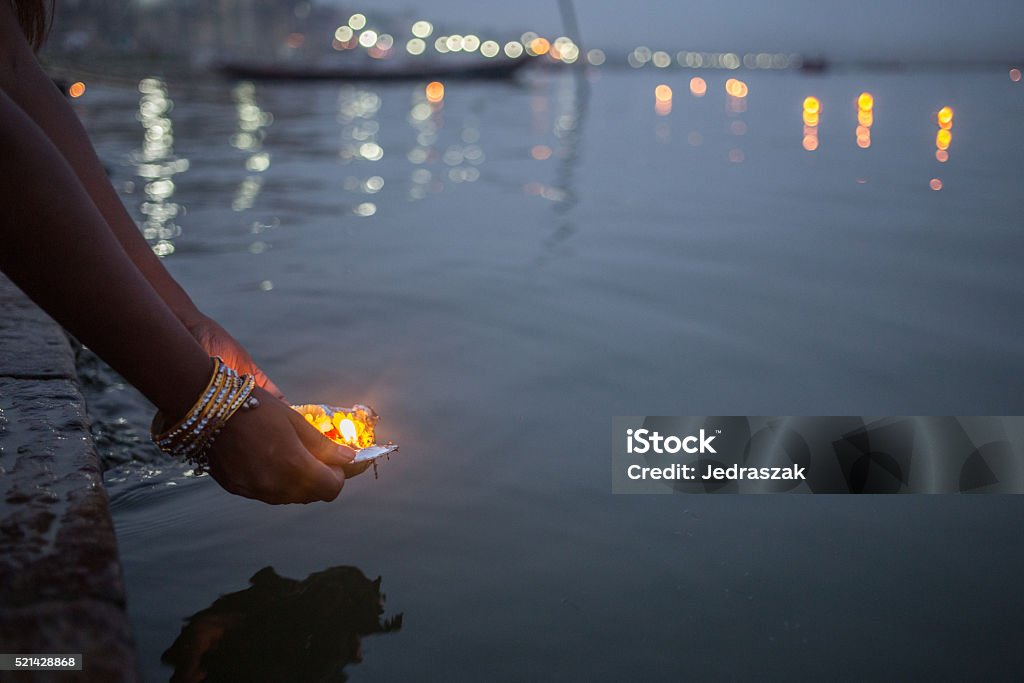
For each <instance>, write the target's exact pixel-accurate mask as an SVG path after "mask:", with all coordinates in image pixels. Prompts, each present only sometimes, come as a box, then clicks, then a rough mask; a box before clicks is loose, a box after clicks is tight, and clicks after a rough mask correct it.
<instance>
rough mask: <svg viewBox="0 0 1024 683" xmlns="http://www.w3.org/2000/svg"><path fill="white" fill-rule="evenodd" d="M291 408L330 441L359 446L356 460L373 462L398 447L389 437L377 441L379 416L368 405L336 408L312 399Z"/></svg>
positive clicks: (357, 461)
mask: <svg viewBox="0 0 1024 683" xmlns="http://www.w3.org/2000/svg"><path fill="white" fill-rule="evenodd" d="M292 408H293V409H294V410H295V411H297V412H298V413H300V414H301V415H302V416H303V417H304V418H306V422H308V423H310V424H311V425H313V426H314V427H316V428H317V430H319V432H320V433H321V434H323V435H324V436H325V437H327V438H328V439H330V440H331V441H333V442H335V443H338V444H341V445H343V446H350V447H352V448H354V449H356V459H355V460H354V461H352V462H353V464H359V463H371V462H374V461H376V460H377V459H378V458H380V457H381V456H385V455H388V454H389V453H394V452H395V451H397V450H398V445H397V444H394V443H391V442H390V441H389V442H388V443H385V444H378V443H377V437H376V431H375V429H376V426H377V422H378V421H379V420H380V416H379V415H377V413H376V412H374V410H373V408H370V407H369V406H364V405H358V404H357V405H354V406H352V407H351V408H337V407H335V406H328V405H323V404H318V403H311V404H307V405H296V406H292Z"/></svg>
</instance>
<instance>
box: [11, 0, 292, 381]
mask: <svg viewBox="0 0 1024 683" xmlns="http://www.w3.org/2000/svg"><path fill="white" fill-rule="evenodd" d="M0 89H2V90H3V91H4V92H6V93H7V95H8V96H9V97H10V98H11V99H12V100H13V101H14V103H15V104H17V106H18V107H19V108H20V109H22V110H23V111H24V112H25V113H26V114H27V115H28V116H29V118H31V119H32V120H33V121H34V122H35V123H36V125H38V126H39V128H40V129H41V130H42V132H43V133H44V134H45V135H46V137H48V138H49V139H50V141H51V142H52V143H53V145H54V146H55V147H56V148H57V150H58V151H59V152H60V154H61V156H63V157H64V159H65V161H66V162H67V164H68V165H69V166H70V167H71V169H72V171H73V172H74V174H75V176H77V178H78V180H79V182H80V183H81V184H82V187H83V188H84V189H85V191H86V192H87V193H88V195H89V197H90V198H91V200H92V203H93V204H94V205H95V206H96V208H97V209H98V210H99V213H100V215H101V216H102V217H103V219H104V221H105V222H106V224H107V225H108V226H109V228H110V230H111V231H112V232H113V234H114V236H115V237H116V238H117V240H118V241H119V242H120V243H121V246H122V247H123V248H124V251H125V252H126V253H127V255H128V257H129V258H130V259H131V260H132V262H133V263H134V264H135V266H136V268H137V269H138V270H139V272H140V273H141V274H142V276H143V277H144V278H145V279H146V280H147V281H148V282H149V284H150V286H151V287H152V288H153V289H154V290H155V291H156V293H157V294H158V295H159V296H160V298H161V299H163V301H164V303H165V304H167V306H168V307H169V308H170V310H171V311H172V312H173V313H174V315H175V316H176V317H177V318H178V320H180V321H181V322H182V323H183V324H184V325H185V327H186V329H188V331H189V332H190V333H191V334H192V336H193V337H195V338H196V339H197V340H198V341H199V342H200V344H201V345H202V346H203V347H204V348H205V349H206V351H207V352H208V353H210V354H212V355H220V356H222V357H223V358H224V359H225V361H227V363H228V364H229V365H231V366H232V367H234V368H235V369H236V370H238V371H239V372H252V373H254V374H256V375H257V381H258V383H259V384H260V386H264V387H265V388H267V389H268V390H269V391H270V392H271V393H273V394H274V395H276V396H281V393H280V391H279V390H278V389H277V387H276V386H274V385H273V383H271V382H270V381H269V380H268V379H267V378H266V376H265V375H264V374H263V373H262V371H260V370H259V368H258V367H257V366H256V364H255V363H254V362H253V360H252V358H250V357H249V354H248V352H246V351H245V349H244V348H243V347H242V346H241V345H240V344H239V343H238V342H236V341H235V340H234V339H233V338H232V337H231V335H229V334H228V333H227V332H226V331H225V330H224V329H223V328H222V327H221V326H220V325H218V324H217V323H216V322H214V321H213V320H211V319H210V318H208V317H206V316H205V315H203V313H202V312H200V311H199V309H198V308H197V307H196V305H195V304H194V303H193V302H192V299H191V298H190V297H189V296H188V294H187V293H186V292H185V290H184V289H182V287H181V285H179V284H178V283H177V282H176V281H175V279H174V278H173V277H172V276H171V274H170V273H169V272H167V269H166V268H165V267H164V265H163V262H162V261H161V260H160V259H159V258H158V257H157V256H156V254H154V253H153V250H152V249H151V248H150V246H149V244H147V243H146V240H145V239H144V238H143V237H142V234H141V233H140V232H139V229H138V226H137V225H136V224H135V221H134V220H132V218H131V216H130V215H129V214H128V212H127V211H126V210H125V208H124V205H123V204H122V203H121V199H120V198H119V197H118V196H117V192H116V191H115V190H114V187H113V186H112V185H111V183H110V181H109V180H108V178H107V174H106V172H105V171H104V169H103V165H102V164H101V162H100V160H99V158H98V157H97V156H96V152H95V150H94V149H93V147H92V144H91V143H90V142H89V138H88V135H87V134H86V132H85V129H84V128H83V127H82V124H81V122H80V121H79V120H78V116H77V115H75V112H74V110H73V109H72V108H71V106H70V104H69V103H68V101H67V100H66V99H65V98H64V97H63V95H61V93H60V91H58V89H57V88H56V87H55V86H54V84H53V82H52V81H51V80H50V79H49V77H47V75H46V73H45V72H44V71H43V70H42V68H41V67H40V66H39V63H38V61H37V60H36V58H35V54H34V53H33V52H32V49H31V47H30V46H29V44H28V42H27V41H26V40H25V38H24V37H23V36H22V34H21V30H20V28H19V26H18V23H17V20H16V17H15V16H14V12H13V10H12V9H11V7H10V4H9V3H5V2H0Z"/></svg>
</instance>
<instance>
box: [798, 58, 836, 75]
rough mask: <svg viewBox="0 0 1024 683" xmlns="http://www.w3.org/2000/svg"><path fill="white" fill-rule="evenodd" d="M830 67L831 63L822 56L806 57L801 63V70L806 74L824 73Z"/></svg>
mask: <svg viewBox="0 0 1024 683" xmlns="http://www.w3.org/2000/svg"><path fill="white" fill-rule="evenodd" d="M829 66H830V64H829V61H828V60H827V59H825V58H824V57H822V56H820V55H816V56H813V57H804V58H803V60H802V61H801V62H800V70H801V71H803V72H804V73H823V72H825V71H827V70H828V68H829Z"/></svg>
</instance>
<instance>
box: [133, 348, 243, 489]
mask: <svg viewBox="0 0 1024 683" xmlns="http://www.w3.org/2000/svg"><path fill="white" fill-rule="evenodd" d="M255 388H256V380H255V378H254V377H253V376H252V375H248V374H246V375H239V374H238V373H237V372H235V370H234V369H232V368H231V367H229V366H228V365H227V364H225V363H224V361H223V360H222V359H221V358H220V357H219V356H214V357H213V373H212V374H211V375H210V381H209V382H207V384H206V388H205V389H203V393H202V394H200V396H199V400H198V401H196V403H195V405H193V406H192V408H191V409H190V410H189V411H188V413H186V414H185V417H183V418H182V419H181V420H180V421H178V422H177V423H176V424H174V425H173V426H171V427H170V428H168V429H165V430H164V431H163V432H161V433H159V434H157V433H156V431H155V430H154V429H151V430H150V434H151V436H152V438H153V442H154V443H155V444H156V445H157V447H158V448H159V449H160V450H162V451H163V452H165V453H169V454H170V455H173V456H175V457H178V458H183V459H185V460H187V461H189V462H191V463H192V464H193V466H194V469H195V472H196V473H197V474H201V473H203V472H205V471H207V470H208V469H209V465H210V463H209V459H208V457H207V454H208V453H209V450H210V448H211V447H212V446H213V442H214V439H215V438H216V437H217V434H218V433H220V430H221V429H223V428H224V425H225V424H227V421H228V420H230V419H231V416H232V415H234V414H235V413H236V412H238V411H239V410H250V409H252V408H257V407H259V405H260V402H259V399H257V398H256V397H255V396H253V395H252V392H253V390H254V389H255ZM159 417H160V413H159V412H157V415H156V417H154V418H153V425H154V427H155V425H156V423H157V420H158V419H159Z"/></svg>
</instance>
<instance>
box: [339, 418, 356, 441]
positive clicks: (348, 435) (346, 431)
mask: <svg viewBox="0 0 1024 683" xmlns="http://www.w3.org/2000/svg"><path fill="white" fill-rule="evenodd" d="M338 431H339V432H341V438H342V439H344V440H345V443H355V442H356V423H355V422H353V421H352V420H350V419H348V418H347V417H346V418H345V419H344V420H341V421H340V422H339V423H338Z"/></svg>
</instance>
